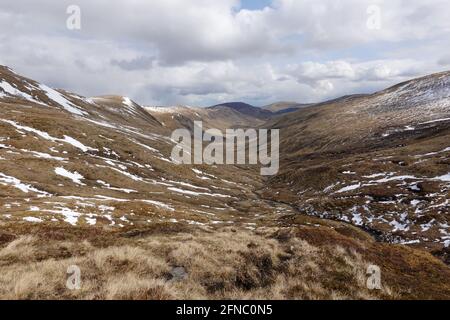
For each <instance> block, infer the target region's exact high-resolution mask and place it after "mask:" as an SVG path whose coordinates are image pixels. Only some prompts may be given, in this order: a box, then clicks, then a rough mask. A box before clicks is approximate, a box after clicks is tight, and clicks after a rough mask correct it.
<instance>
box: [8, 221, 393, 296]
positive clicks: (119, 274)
mask: <svg viewBox="0 0 450 320" xmlns="http://www.w3.org/2000/svg"><path fill="white" fill-rule="evenodd" d="M280 232H283V230H266V231H264V232H258V233H254V232H251V231H248V230H239V231H237V230H231V229H224V230H221V231H218V232H215V233H206V232H196V233H193V234H184V233H183V234H172V235H170V234H168V235H156V234H155V235H152V236H145V237H142V238H139V239H132V240H130V244H123V245H117V246H116V245H111V246H108V247H104V248H100V247H94V246H93V245H92V244H91V243H89V242H87V241H84V242H76V241H65V240H63V241H58V240H48V241H42V239H40V238H38V237H32V236H22V237H19V238H17V239H16V240H14V241H12V242H10V243H9V244H7V245H6V246H4V247H3V248H2V249H1V250H0V265H1V267H2V273H1V274H0V297H1V298H3V299H154V300H158V299H379V298H386V299H391V298H396V297H397V295H396V294H395V293H393V292H395V290H393V289H390V286H389V284H388V283H384V286H383V290H380V291H369V290H368V289H367V288H366V280H367V278H366V274H365V273H366V270H367V266H368V265H369V264H370V263H369V261H366V260H365V259H364V258H363V255H361V254H360V253H357V252H356V251H355V250H352V249H348V248H344V247H343V246H340V245H332V246H329V245H328V246H314V245H311V244H309V243H308V242H306V241H305V240H301V239H300V238H298V237H295V236H293V234H294V233H292V232H290V233H289V235H288V236H285V237H282V239H281V240H280ZM58 252H59V253H60V254H57V253H58ZM70 265H77V266H79V267H80V269H81V276H82V286H81V289H80V290H74V291H71V290H68V289H67V288H66V280H67V277H68V275H67V274H66V271H67V267H68V266H70ZM174 267H183V268H184V269H185V270H186V272H187V277H186V279H184V280H175V279H172V276H171V271H172V270H173V268H174Z"/></svg>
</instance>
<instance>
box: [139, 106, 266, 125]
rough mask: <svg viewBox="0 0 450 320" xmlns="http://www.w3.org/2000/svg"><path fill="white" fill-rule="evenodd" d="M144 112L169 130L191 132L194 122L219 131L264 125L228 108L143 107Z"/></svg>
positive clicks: (260, 120) (257, 119) (263, 121)
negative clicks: (185, 129) (182, 129)
mask: <svg viewBox="0 0 450 320" xmlns="http://www.w3.org/2000/svg"><path fill="white" fill-rule="evenodd" d="M145 110H146V111H147V112H148V113H149V114H151V115H152V116H153V117H154V118H155V119H158V121H160V122H161V123H163V124H164V126H165V127H166V128H170V129H171V130H175V129H178V128H188V129H190V130H192V129H193V127H194V121H202V122H203V127H204V128H205V129H211V128H216V129H220V130H225V129H227V128H253V127H258V126H260V125H263V124H264V123H265V118H260V117H257V116H252V115H249V114H247V113H242V112H241V111H238V110H236V109H233V108H229V107H217V108H198V107H190V106H177V107H145Z"/></svg>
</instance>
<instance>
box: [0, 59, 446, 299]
mask: <svg viewBox="0 0 450 320" xmlns="http://www.w3.org/2000/svg"><path fill="white" fill-rule="evenodd" d="M447 83H448V74H446V73H445V74H442V75H434V76H431V77H428V78H424V79H422V80H416V81H414V82H411V83H409V84H404V85H402V86H400V87H398V88H391V89H389V90H387V91H384V92H380V93H376V94H374V95H372V96H370V97H366V98H358V99H354V100H352V101H351V102H338V104H339V105H336V104H330V105H323V106H319V107H317V108H315V107H311V108H307V109H304V110H300V111H297V112H295V113H292V114H290V115H289V116H288V117H282V118H279V119H278V118H274V119H269V121H270V124H271V125H272V126H274V127H280V128H283V131H282V132H281V134H282V138H283V141H282V156H283V163H282V171H281V172H280V175H279V176H276V177H274V178H272V179H271V180H270V181H267V180H265V179H263V178H262V177H261V176H260V175H259V168H257V167H253V166H230V165H226V166H179V165H176V164H174V163H173V162H172V161H171V159H170V154H171V151H172V148H173V146H174V145H175V143H174V141H172V140H171V139H170V133H171V131H172V130H173V129H174V128H179V126H182V127H186V126H189V125H190V124H191V123H192V121H193V120H195V119H197V117H198V119H202V120H204V121H205V123H207V124H208V126H214V127H218V128H225V127H226V126H232V127H235V126H240V125H242V126H246V127H247V126H257V125H265V124H264V121H266V120H268V118H266V116H265V114H266V113H265V112H264V111H261V112H262V114H259V113H257V114H254V113H253V112H254V110H253V109H248V107H247V106H244V107H243V108H237V109H236V108H234V107H230V106H227V107H225V108H224V107H214V108H209V109H206V110H200V109H195V108H191V107H188V108H186V107H177V108H170V109H167V110H159V109H155V108H147V109H145V108H144V107H142V106H140V105H139V104H137V103H135V102H133V101H132V100H131V99H130V98H127V97H122V96H103V97H91V98H89V97H82V96H80V95H78V94H75V93H70V92H67V91H63V90H55V89H51V88H49V87H48V86H45V85H43V84H40V83H38V82H36V81H33V80H31V79H28V78H25V77H23V76H20V75H18V74H16V73H14V72H13V71H12V70H10V69H8V68H6V67H1V68H0V110H1V116H0V208H2V210H1V212H0V226H1V229H0V264H1V266H2V274H1V275H0V298H13V299H183V298H184V299H186V298H187V299H199V298H206V299H222V298H225V299H250V298H254V299H320V298H322V299H400V298H403V299H417V298H450V280H449V279H450V268H449V267H448V266H447V265H446V264H444V263H443V262H442V260H444V261H447V262H448V260H446V258H445V252H444V251H443V248H444V246H445V245H446V242H445V241H446V239H445V238H444V237H446V236H447V235H444V234H443V233H442V234H441V232H442V231H441V230H444V231H445V232H448V224H447V225H446V223H447V222H446V221H448V220H446V219H447V215H448V210H447V208H448V183H447V182H445V181H446V179H447V178H446V173H447V172H448V171H447V169H448V151H444V150H445V148H448V141H449V140H448V133H449V126H448V120H445V118H449V116H448V104H447V101H448V100H447V97H448V95H447V93H448V91H447V88H448V87H447ZM426 91H427V92H428V93H424V92H426ZM362 99H364V100H362ZM410 104H412V105H410ZM396 105H401V108H395V106H396ZM248 110H251V112H248ZM336 110H339V112H337V111H336ZM243 113H244V114H246V116H242V114H243ZM238 119H240V121H241V122H237V121H238ZM356 119H362V120H363V122H359V121H356ZM409 125H414V129H411V130H410V128H409V127H408V128H407V129H406V128H405V126H409ZM431 152H433V154H429V153H431ZM388 157H389V158H388ZM391 157H392V158H391ZM380 159H384V160H380ZM341 170H342V172H341ZM344 170H345V173H344V172H343V171H344ZM347 171H349V172H350V171H351V172H353V171H354V172H356V174H355V176H353V174H350V173H347ZM384 172H386V177H384V176H383V177H381V176H379V177H377V178H367V179H371V180H375V179H377V180H380V179H385V180H387V181H386V182H379V183H380V184H381V183H383V184H382V185H381V186H382V187H381V188H376V189H375V187H377V185H375V182H374V183H370V184H371V186H367V187H366V186H365V184H366V182H364V183H362V182H361V185H360V188H359V189H357V188H353V187H352V186H353V185H354V184H356V183H358V182H356V180H358V181H360V180H359V179H363V177H364V176H366V175H375V174H381V173H384ZM391 172H392V173H393V175H391V174H390V173H391ZM403 175H408V176H409V175H414V176H415V177H417V179H415V178H414V179H412V178H410V177H404V178H403V179H399V178H398V176H403ZM419 177H420V178H419ZM425 177H426V178H425ZM437 177H439V178H437ZM361 181H362V180H361ZM364 181H365V180H364ZM337 182H339V184H337V185H335V186H333V187H330V188H328V187H329V185H331V184H336V183H337ZM385 183H387V184H392V189H389V188H387V185H386V184H385ZM363 184H364V185H363ZM372 184H373V186H372ZM377 184H378V182H377ZM394 184H395V185H394ZM397 184H400V185H397ZM394 187H395V188H394ZM322 188H323V189H327V190H328V191H327V192H323V191H322V190H323V189H322ZM344 188H347V191H346V190H345V189H344ZM370 188H372V189H370ZM341 189H344V190H343V191H342V190H341ZM366 190H367V191H366ZM369 190H372V191H370V192H371V193H370V194H371V195H370V196H369V197H371V198H368V197H366V195H365V194H364V192H369ZM387 192H389V195H387V194H385V193H387ZM398 193H402V194H403V195H402V196H401V198H400V197H396V198H394V197H393V195H396V194H398ZM386 196H391V197H392V198H385V197H386ZM413 200H416V201H419V202H414V203H415V205H413V204H412V202H411V201H413ZM362 201H364V203H362ZM367 201H370V203H366V202H367ZM385 201H389V202H395V204H390V203H389V204H385V203H382V202H385ZM364 205H368V206H370V208H374V209H373V210H374V211H373V216H374V220H373V221H381V222H382V221H383V220H378V219H377V217H378V216H380V215H381V213H379V212H383V213H385V211H378V210H381V209H378V206H385V205H386V206H391V205H393V206H395V207H392V209H389V210H390V211H392V215H391V216H392V217H396V218H395V219H396V221H398V223H399V224H403V223H406V221H409V222H408V223H411V224H414V225H415V226H416V229H411V231H413V230H415V232H418V233H417V234H416V235H414V234H413V233H412V232H410V233H408V234H402V237H403V238H402V241H391V239H390V238H387V237H384V236H383V237H381V236H378V235H379V234H382V235H384V233H382V232H383V230H382V229H381V227H380V228H379V229H377V225H378V224H377V225H373V226H372V228H371V229H370V233H368V232H366V231H364V230H363V229H362V228H360V226H361V225H360V224H359V223H355V221H356V222H357V221H359V220H353V219H356V218H355V217H359V216H358V214H357V213H355V214H354V215H352V216H351V219H350V221H348V220H346V219H344V218H343V217H344V215H342V216H335V215H333V214H327V213H335V212H343V214H347V211H341V210H343V209H347V206H348V207H350V206H364ZM400 205H401V206H402V207H399V206H400ZM397 206H398V207H397ZM333 208H337V209H336V210H335V211H331V209H333ZM361 208H363V207H358V208H357V209H356V210H361ZM380 208H385V207H380ZM400 208H401V210H402V211H397V210H400ZM405 208H406V209H405ZM412 208H415V210H417V209H420V210H421V211H420V212H419V214H420V216H421V217H420V219H421V220H417V219H416V220H414V219H413V217H405V220H398V219H399V218H397V216H398V215H399V213H400V212H403V210H410V209H411V210H412ZM321 209H323V210H322V211H320V210H321ZM350 212H352V211H350ZM358 212H359V211H358ZM349 214H350V213H349ZM352 214H353V212H352ZM383 217H384V219H388V218H389V217H390V216H388V215H384V216H383ZM400 217H401V215H400ZM324 218H330V219H324ZM361 219H362V221H363V222H364V223H365V224H364V226H366V225H367V223H366V217H365V216H364V215H363V214H361ZM432 219H435V220H434V221H433V222H431V220H432ZM337 220H342V221H337ZM351 220H353V222H354V223H353V225H352V224H351V223H348V222H352V221H351ZM402 221H403V222H402ZM389 222H390V221H389ZM438 223H439V225H438ZM422 224H425V225H427V224H430V228H429V229H427V230H425V231H424V230H423V229H422V227H421V225H422ZM379 225H384V224H379ZM387 225H389V224H387ZM408 226H409V225H408ZM410 228H412V227H410ZM436 228H438V229H436ZM391 229H392V228H391ZM391 229H390V230H391ZM377 230H379V232H380V233H379V234H377V233H375V231H377ZM399 230H400V229H399ZM437 232H439V233H440V234H439V236H440V237H441V238H439V237H438V235H437ZM374 234H375V235H376V236H373V235H374ZM424 237H428V238H429V239H430V241H425V240H424ZM410 239H411V240H416V239H418V240H420V241H421V242H420V246H418V248H417V249H416V248H414V247H415V245H398V244H391V243H390V242H396V243H398V242H403V243H405V242H407V241H410ZM381 240H383V241H381ZM424 245H427V246H430V248H427V247H424ZM432 245H433V247H432V248H431V246H432ZM423 249H432V250H429V251H432V252H433V253H435V255H436V256H439V258H441V259H442V260H439V259H438V258H436V257H434V256H433V255H432V254H430V253H429V252H427V250H423ZM372 264H375V265H378V266H380V268H381V269H382V271H383V288H382V290H376V291H371V290H369V289H368V288H367V285H366V271H367V267H368V266H369V265H372ZM70 265H77V266H79V267H80V268H81V270H82V279H83V287H82V290H77V291H71V290H68V289H67V288H66V286H65V284H66V279H67V267H68V266H70Z"/></svg>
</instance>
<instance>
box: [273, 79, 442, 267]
mask: <svg viewBox="0 0 450 320" xmlns="http://www.w3.org/2000/svg"><path fill="white" fill-rule="evenodd" d="M268 125H269V126H271V127H273V128H280V129H281V136H282V138H281V140H282V142H281V146H282V151H281V154H282V155H283V161H282V163H283V164H282V166H281V168H282V170H281V172H280V174H279V175H278V176H277V177H274V178H273V179H272V180H271V181H270V183H269V185H270V186H269V187H267V188H268V192H267V194H268V195H269V194H270V195H274V194H275V195H276V196H274V197H273V196H269V198H271V199H274V200H277V201H279V200H283V201H286V202H288V203H291V204H296V206H297V208H298V209H299V210H300V212H302V213H304V214H308V215H311V216H317V217H323V218H331V219H336V220H339V221H345V222H348V223H351V224H353V225H356V226H359V227H361V228H363V229H365V230H368V231H369V232H370V233H372V234H373V235H375V236H376V237H377V239H380V240H383V241H387V242H392V243H409V244H412V245H413V246H415V247H420V248H423V249H426V250H429V251H430V252H433V253H434V254H435V255H437V256H439V257H442V258H443V259H444V260H445V261H447V263H448V262H449V246H450V229H449V225H450V215H449V212H450V210H449V209H450V203H449V195H450V194H449V190H450V166H449V165H450V159H449V156H450V144H449V141H450V72H443V73H438V74H433V75H429V76H426V77H423V78H419V79H414V80H411V81H408V82H405V83H402V84H399V85H396V86H394V87H392V88H388V89H386V90H383V91H380V92H377V93H374V94H371V95H363V96H352V97H350V98H349V97H344V98H342V99H337V100H334V101H330V102H327V103H323V104H320V105H315V106H314V107H312V108H307V109H303V110H299V111H297V112H295V113H292V114H289V115H288V116H285V117H282V118H279V119H275V120H272V122H271V123H270V124H268ZM278 188H281V189H282V190H283V194H281V191H280V194H279V195H278V194H277V193H274V192H273V191H274V190H276V189H278ZM286 189H289V192H286Z"/></svg>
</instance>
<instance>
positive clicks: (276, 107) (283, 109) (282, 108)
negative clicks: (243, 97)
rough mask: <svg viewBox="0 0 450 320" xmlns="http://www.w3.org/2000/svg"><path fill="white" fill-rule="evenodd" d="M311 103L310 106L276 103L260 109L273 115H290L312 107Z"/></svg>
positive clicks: (295, 103)
mask: <svg viewBox="0 0 450 320" xmlns="http://www.w3.org/2000/svg"><path fill="white" fill-rule="evenodd" d="M313 105H314V104H313V103H310V104H303V103H297V102H276V103H272V104H269V105H267V106H264V107H262V109H264V110H268V111H270V112H272V113H274V114H277V115H280V114H284V113H290V112H295V111H297V110H298V109H302V108H306V107H310V106H313Z"/></svg>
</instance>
